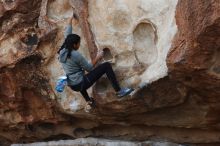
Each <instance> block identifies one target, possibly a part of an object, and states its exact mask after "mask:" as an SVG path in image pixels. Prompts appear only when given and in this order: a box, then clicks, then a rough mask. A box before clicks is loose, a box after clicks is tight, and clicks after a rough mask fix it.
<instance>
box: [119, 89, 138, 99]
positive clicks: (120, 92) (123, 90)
mask: <svg viewBox="0 0 220 146" xmlns="http://www.w3.org/2000/svg"><path fill="white" fill-rule="evenodd" d="M132 91H134V89H132V88H122V89H121V90H120V91H118V92H117V96H118V97H124V96H126V95H129V94H130V93H131V92H132Z"/></svg>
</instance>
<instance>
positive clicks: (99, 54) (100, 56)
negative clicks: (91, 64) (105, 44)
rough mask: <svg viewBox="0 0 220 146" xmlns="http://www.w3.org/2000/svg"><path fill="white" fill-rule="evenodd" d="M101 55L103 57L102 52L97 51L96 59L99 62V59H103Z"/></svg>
mask: <svg viewBox="0 0 220 146" xmlns="http://www.w3.org/2000/svg"><path fill="white" fill-rule="evenodd" d="M103 55H104V52H103V51H102V50H101V51H98V53H97V56H96V58H97V59H98V60H100V59H102V58H103Z"/></svg>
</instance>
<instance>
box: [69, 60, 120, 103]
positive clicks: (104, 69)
mask: <svg viewBox="0 0 220 146" xmlns="http://www.w3.org/2000/svg"><path fill="white" fill-rule="evenodd" d="M104 74H106V75H107V77H108V79H109V80H110V82H111V84H112V87H113V88H114V90H115V91H116V92H118V91H119V90H120V89H121V88H120V86H119V84H118V82H117V79H116V76H115V73H114V71H113V69H112V66H111V64H110V63H109V62H105V63H103V64H100V65H99V66H97V67H96V68H94V69H93V70H92V71H90V72H89V73H88V74H86V75H85V76H84V78H83V81H82V82H81V83H80V84H78V85H74V86H70V88H71V89H72V90H74V91H80V93H81V94H82V95H83V97H84V98H85V100H86V101H91V98H90V97H89V95H88V93H87V91H86V90H87V89H88V88H90V87H91V86H92V85H93V84H94V83H95V82H96V81H97V80H98V79H99V78H101V77H102V76H103V75H104Z"/></svg>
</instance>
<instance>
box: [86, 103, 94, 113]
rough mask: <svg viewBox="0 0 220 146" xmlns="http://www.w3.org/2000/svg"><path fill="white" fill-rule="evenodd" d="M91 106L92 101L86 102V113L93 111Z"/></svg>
mask: <svg viewBox="0 0 220 146" xmlns="http://www.w3.org/2000/svg"><path fill="white" fill-rule="evenodd" d="M91 105H92V102H91V101H88V102H86V105H85V107H84V110H85V112H86V113H89V112H90V111H91V109H92V106H91Z"/></svg>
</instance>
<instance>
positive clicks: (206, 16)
mask: <svg viewBox="0 0 220 146" xmlns="http://www.w3.org/2000/svg"><path fill="white" fill-rule="evenodd" d="M53 2H54V1H47V0H46V1H40V0H36V1H34V2H33V1H25V0H14V1H6V0H5V1H3V2H0V30H1V31H0V49H1V50H0V85H1V86H0V145H9V144H11V143H27V142H36V141H50V140H59V139H75V138H79V137H101V138H112V139H114V138H117V139H127V140H137V141H145V140H150V139H153V140H157V139H158V140H161V139H164V140H168V141H172V142H176V143H190V144H194V143H195V144H203V143H204V144H205V143H206V144H210V145H212V144H213V143H220V129H219V128H220V127H219V124H220V118H219V113H220V100H219V96H220V1H218V0H209V1H205V0H193V1H192V0H179V1H178V4H177V7H176V23H177V27H178V33H177V34H176V36H175V38H174V40H173V43H172V47H171V49H170V51H169V54H168V56H167V65H168V71H169V73H168V75H167V76H166V77H164V78H162V79H159V80H157V81H154V82H153V83H151V84H150V85H148V86H147V87H146V88H143V89H142V90H141V91H140V92H138V94H137V96H136V97H135V98H127V99H124V100H121V101H119V100H116V99H115V96H114V95H113V92H112V91H111V89H110V90H108V92H105V93H104V94H103V93H102V91H104V88H108V85H107V84H108V83H106V80H105V79H101V80H100V81H99V82H98V83H97V84H96V85H95V86H94V87H93V96H94V98H95V100H96V104H97V106H96V108H95V109H94V110H93V111H92V112H91V113H85V112H83V111H82V110H81V111H78V112H75V113H73V112H72V111H69V110H68V109H67V108H64V107H65V106H63V105H65V103H62V102H60V100H59V99H58V98H57V97H58V95H57V94H55V93H54V90H53V84H51V82H53V77H52V73H53V69H54V68H52V69H51V68H50V70H52V71H51V72H52V73H51V72H50V73H49V72H48V68H49V67H48V66H49V65H51V64H55V65H56V62H57V60H56V48H58V47H59V46H60V42H62V41H60V40H61V34H62V32H61V31H59V30H60V26H59V25H57V24H56V22H54V21H52V20H51V18H48V16H47V13H49V12H47V10H48V9H49V8H52V7H54V5H53ZM49 4H51V5H50V6H49V8H48V5H49ZM70 5H71V6H74V7H75V8H76V13H77V14H78V15H79V16H80V27H81V33H82V35H83V39H85V40H84V41H85V42H86V43H87V46H91V47H90V48H89V55H90V57H91V58H94V56H95V54H96V53H97V42H95V41H96V39H95V36H94V32H92V29H91V26H90V24H89V21H88V19H89V18H88V17H89V11H88V1H86V0H83V1H77V0H71V3H70ZM64 6H65V7H64V8H66V9H69V7H70V6H69V5H68V2H67V1H65V5H64ZM57 7H58V6H57ZM54 19H55V18H54ZM57 19H58V18H57ZM60 21H61V20H60ZM62 21H63V20H62ZM90 21H91V20H90ZM61 23H62V22H59V24H61ZM155 28H156V27H155ZM138 32H139V31H138ZM137 38H138V37H137ZM158 39H159V38H158ZM116 70H117V68H116ZM54 71H56V70H55V69H54ZM123 73H124V72H123V70H122V71H120V70H119V71H118V73H117V76H122V77H123ZM67 92H69V90H67ZM66 96H68V95H66Z"/></svg>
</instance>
